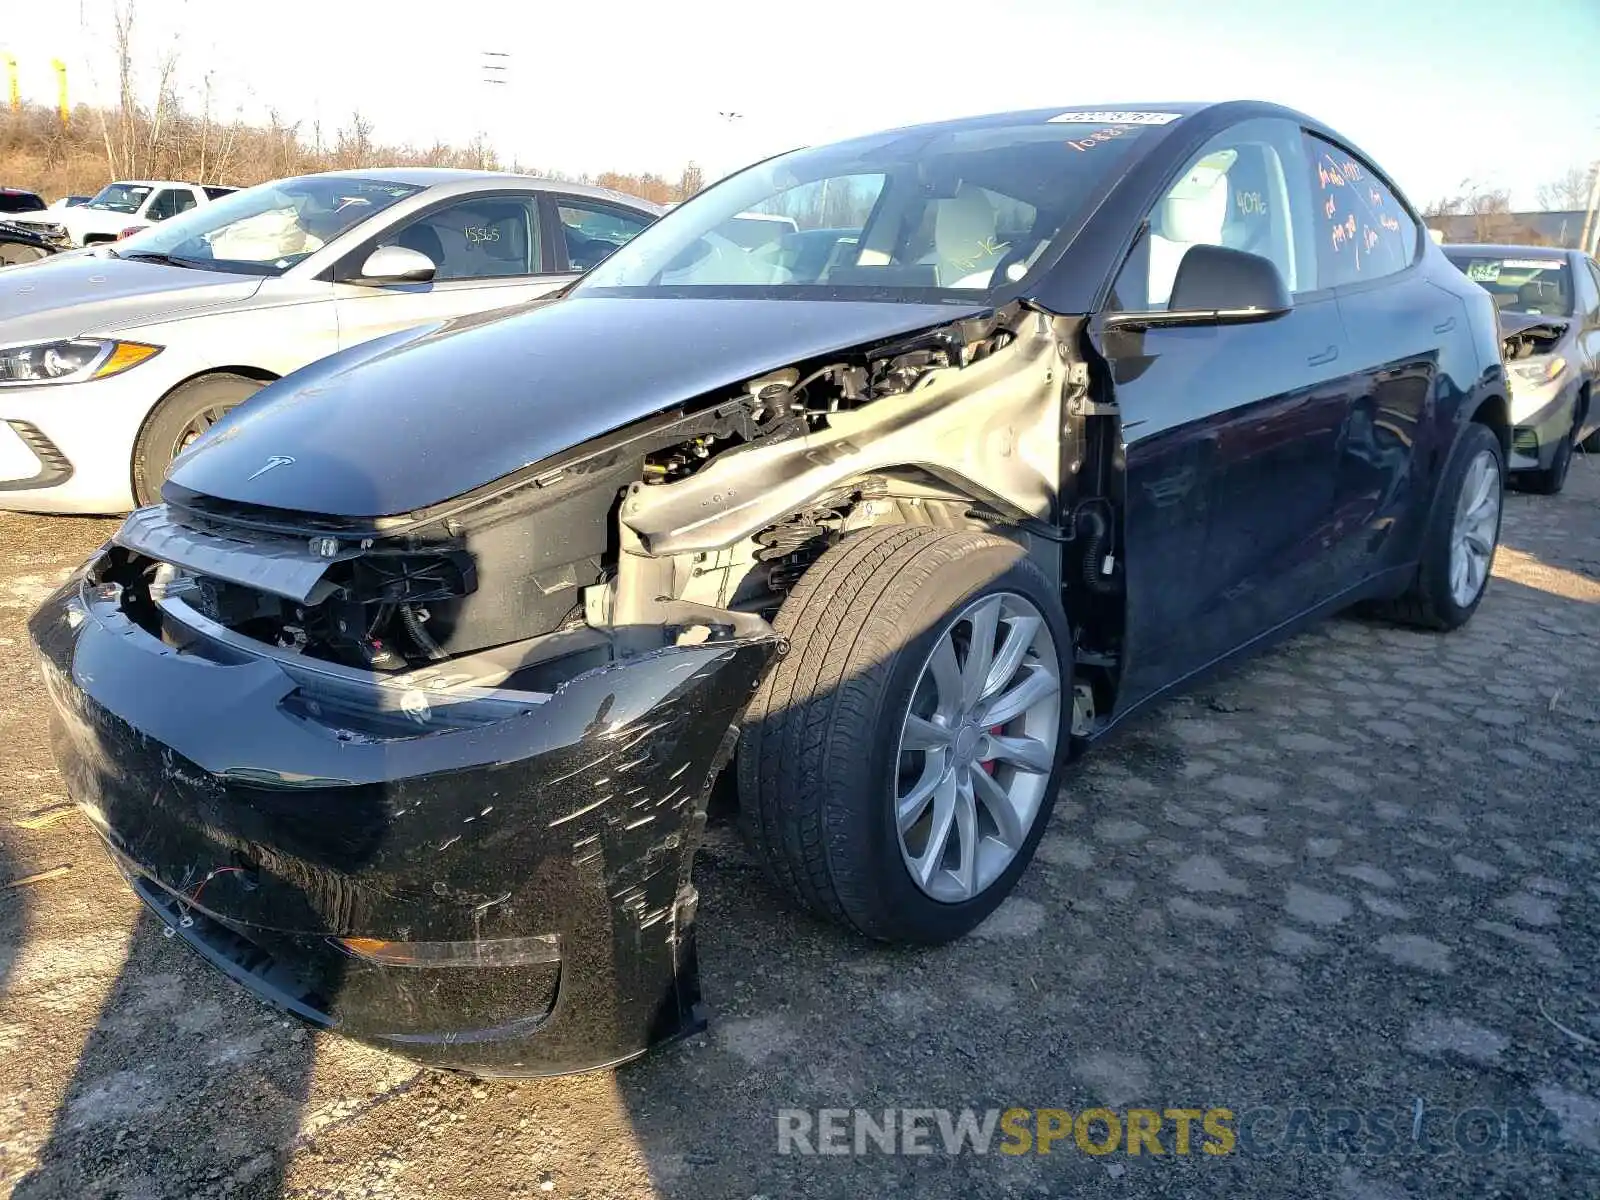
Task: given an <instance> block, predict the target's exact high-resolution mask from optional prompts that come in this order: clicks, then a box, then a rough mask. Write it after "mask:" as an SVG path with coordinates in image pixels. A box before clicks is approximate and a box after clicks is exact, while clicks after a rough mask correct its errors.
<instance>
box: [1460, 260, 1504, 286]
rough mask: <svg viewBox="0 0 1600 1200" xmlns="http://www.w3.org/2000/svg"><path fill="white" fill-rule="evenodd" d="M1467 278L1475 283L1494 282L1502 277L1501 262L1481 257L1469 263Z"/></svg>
mask: <svg viewBox="0 0 1600 1200" xmlns="http://www.w3.org/2000/svg"><path fill="white" fill-rule="evenodd" d="M1467 278H1468V279H1470V280H1472V281H1473V282H1474V283H1493V282H1494V281H1495V280H1496V279H1499V278H1500V264H1499V263H1497V262H1495V261H1493V260H1492V259H1479V260H1478V261H1477V262H1475V263H1470V264H1468V266H1467Z"/></svg>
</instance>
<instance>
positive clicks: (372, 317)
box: [334, 191, 572, 349]
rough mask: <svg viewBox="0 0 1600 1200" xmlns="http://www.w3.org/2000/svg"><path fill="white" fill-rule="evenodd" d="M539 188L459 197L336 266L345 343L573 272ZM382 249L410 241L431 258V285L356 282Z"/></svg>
mask: <svg viewBox="0 0 1600 1200" xmlns="http://www.w3.org/2000/svg"><path fill="white" fill-rule="evenodd" d="M545 226H546V222H545V221H544V220H543V219H542V216H541V205H540V201H539V194H538V193H537V192H509V191H506V192H492V193H483V194H479V195H472V196H458V197H454V198H452V199H449V200H443V201H440V202H439V203H438V204H436V205H433V206H430V207H429V208H426V209H424V210H422V211H421V212H420V213H417V214H414V215H412V216H409V217H407V218H405V219H404V220H402V221H400V222H398V223H396V224H395V225H393V226H391V227H390V228H388V229H386V230H384V231H383V232H382V233H379V234H377V235H375V236H374V237H372V238H370V239H368V240H367V241H366V242H364V243H363V244H362V245H361V246H360V247H358V248H357V249H356V250H354V251H352V252H351V253H350V254H349V255H347V256H346V257H345V258H344V259H342V260H341V261H340V262H339V265H338V266H337V267H335V268H334V280H335V283H336V301H335V308H336V311H337V313H338V319H339V345H340V348H341V349H342V348H345V347H348V346H354V345H357V344H358V343H360V342H365V341H368V340H370V339H372V338H375V337H380V336H382V335H383V334H386V333H393V332H395V331H397V330H400V329H407V328H410V327H411V326H414V325H421V324H425V323H429V322H433V321H439V320H444V319H448V318H450V317H459V316H465V315H467V314H469V313H477V312H486V311H488V310H490V309H495V308H503V307H506V306H509V305H514V304H521V303H523V302H525V301H528V300H535V299H538V298H539V297H540V296H544V295H548V294H549V293H551V292H553V291H555V290H557V289H558V288H560V287H561V286H562V285H563V284H565V283H567V282H568V281H569V280H570V279H571V278H572V276H571V275H570V274H568V273H565V272H563V271H561V270H559V269H558V268H557V267H556V266H555V255H554V254H553V253H552V250H553V246H552V240H551V238H550V236H549V233H548V231H547V229H546V227H545ZM380 246H405V247H407V248H408V249H412V250H416V251H419V252H420V253H422V254H425V255H427V256H428V258H429V259H431V260H432V261H433V264H434V267H435V273H434V277H433V279H432V280H431V281H430V282H428V283H402V284H381V285H370V284H360V283H357V282H354V281H355V280H356V279H357V278H358V277H359V275H360V271H361V264H362V263H364V262H365V261H366V259H367V256H368V255H370V254H371V253H372V251H373V250H375V249H377V248H378V247H380Z"/></svg>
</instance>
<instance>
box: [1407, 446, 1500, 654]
mask: <svg viewBox="0 0 1600 1200" xmlns="http://www.w3.org/2000/svg"><path fill="white" fill-rule="evenodd" d="M1505 474H1506V469H1505V455H1504V452H1503V451H1502V450H1501V448H1500V439H1499V438H1498V437H1496V436H1495V434H1494V431H1493V430H1492V429H1490V428H1489V427H1488V426H1486V425H1478V424H1472V425H1469V426H1467V428H1466V430H1465V431H1463V433H1462V435H1461V440H1460V441H1458V442H1457V443H1456V448H1455V450H1454V451H1453V452H1452V453H1451V455H1450V461H1449V462H1448V464H1447V465H1446V466H1445V471H1444V478H1443V479H1442V480H1441V481H1440V484H1439V494H1438V496H1436V497H1435V499H1434V506H1433V514H1432V516H1431V517H1430V519H1429V523H1428V528H1427V531H1426V533H1424V535H1423V539H1422V554H1421V561H1420V562H1419V563H1418V566H1417V573H1416V575H1415V576H1414V577H1413V578H1412V581H1411V585H1410V587H1408V588H1407V589H1406V591H1405V593H1404V594H1403V595H1401V596H1399V597H1398V598H1396V599H1394V600H1391V601H1388V602H1387V603H1384V604H1381V605H1378V606H1377V613H1378V615H1381V616H1385V617H1389V618H1391V619H1393V620H1396V621H1399V622H1401V623H1402V624H1406V625H1416V626H1420V627H1422V628H1424V629H1457V628H1459V627H1460V626H1462V625H1465V624H1466V623H1467V622H1468V621H1469V620H1471V619H1472V614H1473V613H1474V612H1476V611H1477V610H1478V604H1479V603H1480V602H1481V601H1482V600H1483V593H1484V590H1485V589H1486V588H1487V587H1488V585H1489V572H1490V570H1491V569H1492V568H1493V566H1494V554H1495V549H1496V548H1497V547H1498V546H1499V544H1500V515H1501V511H1502V498H1503V496H1504V492H1505Z"/></svg>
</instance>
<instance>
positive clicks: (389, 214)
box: [0, 169, 656, 513]
mask: <svg viewBox="0 0 1600 1200" xmlns="http://www.w3.org/2000/svg"><path fill="white" fill-rule="evenodd" d="M655 218H656V210H655V206H653V205H651V204H649V203H648V202H646V201H643V200H636V199H632V198H630V197H627V196H622V195H619V194H616V193H613V192H608V191H603V190H600V189H596V188H585V187H579V186H577V185H566V184H557V183H552V182H549V181H547V180H540V179H531V178H525V177H520V176H516V175H506V174H498V173H494V172H485V171H450V170H431V169H405V170H371V171H356V172H344V173H338V172H336V173H333V174H325V175H307V176H302V177H300V178H295V179H284V180H279V181H277V182H275V183H268V184H263V185H261V186H260V187H255V188H250V189H248V190H247V191H242V192H237V193H235V194H233V195H229V196H225V197H223V198H222V199H220V200H216V201H213V202H209V203H207V204H203V205H197V206H196V207H195V208H194V209H193V210H192V211H190V212H187V213H184V214H183V215H181V216H178V217H175V218H173V219H172V220H171V221H168V222H165V223H164V224H162V225H159V226H157V227H155V228H153V229H150V230H146V231H145V232H143V233H139V234H135V235H134V236H132V237H130V238H128V239H127V240H126V241H122V242H117V243H116V244H115V245H113V246H102V247H97V248H94V249H92V250H89V251H78V252H74V253H68V254H63V255H59V256H57V257H56V258H55V259H53V260H51V261H48V262H42V263H38V264H35V265H33V266H29V267H21V268H13V269H11V270H9V271H7V272H5V273H4V274H3V275H0V508H12V509H24V510H28V511H32V512H98V513H114V512H126V511H127V510H128V509H129V508H131V507H133V505H134V503H135V502H136V501H137V502H138V503H141V504H145V503H149V502H151V501H152V500H154V499H155V498H156V494H157V489H158V487H159V485H160V482H161V477H162V474H163V473H164V472H165V471H166V469H167V464H168V463H170V462H171V461H172V459H173V457H174V456H175V455H176V454H177V453H178V452H179V451H180V450H182V449H183V448H184V447H185V446H186V445H188V443H189V442H190V441H192V440H193V439H194V438H195V437H197V436H198V435H199V434H200V433H201V432H203V431H204V430H205V429H207V428H208V427H209V426H210V425H211V424H212V423H213V422H214V421H216V420H217V418H219V417H220V416H221V415H222V414H223V413H225V412H227V411H228V410H229V409H230V408H232V407H233V406H234V405H236V404H239V403H241V402H242V401H244V400H245V399H246V398H248V397H249V396H250V395H252V394H253V393H254V392H255V391H256V390H257V389H259V388H261V387H262V386H263V385H265V384H267V383H269V382H271V381H272V380H274V379H277V378H278V377H279V376H281V375H285V374H287V373H289V372H290V371H294V370H297V369H298V368H300V367H303V366H305V365H306V364H307V363H309V362H312V361H314V360H316V359H318V358H321V357H323V356H324V355H327V354H332V353H333V352H335V351H337V350H341V349H347V348H349V347H351V346H354V345H356V344H358V343H360V342H364V341H367V340H368V339H371V338H375V337H378V336H380V335H383V334H387V333H393V332H394V331H395V330H399V329H405V328H407V327H409V326H412V325H418V324H421V323H423V322H430V321H432V322H436V321H439V320H443V319H446V318H451V317H460V316H465V315H467V314H469V313H477V312H482V311H484V310H486V309H491V308H500V307H504V306H507V305H513V304H520V303H523V302H525V301H529V300H535V299H537V298H539V297H541V296H547V295H549V294H551V293H552V292H555V291H557V290H558V289H560V288H561V287H563V286H565V285H566V284H567V283H570V282H571V281H572V279H573V278H574V277H575V276H576V275H577V274H578V273H579V272H581V271H583V270H586V269H588V268H589V267H591V266H593V265H594V264H595V263H597V262H599V261H600V260H601V259H602V258H604V257H605V255H606V254H608V253H610V252H612V251H614V250H616V249H617V247H618V246H619V245H621V244H622V243H623V242H624V241H625V240H626V239H627V238H628V237H630V236H632V235H633V234H634V233H637V232H638V231H639V230H641V229H643V228H644V227H645V226H646V225H648V224H650V223H651V222H652V221H654V220H655Z"/></svg>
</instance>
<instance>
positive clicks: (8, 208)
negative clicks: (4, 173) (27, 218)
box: [0, 187, 45, 215]
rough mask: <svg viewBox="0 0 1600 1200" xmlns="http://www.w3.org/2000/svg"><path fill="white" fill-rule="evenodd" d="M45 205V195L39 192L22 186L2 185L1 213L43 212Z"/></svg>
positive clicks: (0, 195) (0, 191) (0, 194)
mask: <svg viewBox="0 0 1600 1200" xmlns="http://www.w3.org/2000/svg"><path fill="white" fill-rule="evenodd" d="M44 207H45V203H44V197H43V196H41V195H39V194H38V193H37V192H27V191H23V190H22V189H21V188H9V187H0V215H14V214H16V213H31V212H41V211H43V209H44Z"/></svg>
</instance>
